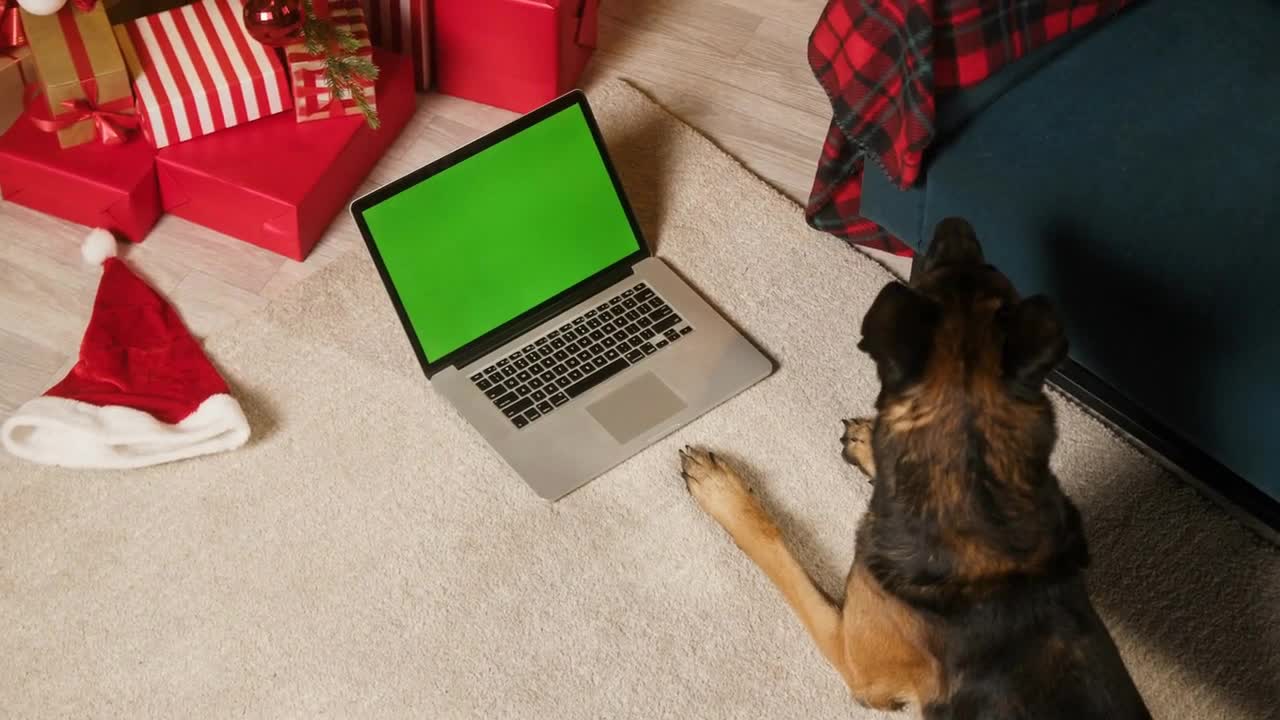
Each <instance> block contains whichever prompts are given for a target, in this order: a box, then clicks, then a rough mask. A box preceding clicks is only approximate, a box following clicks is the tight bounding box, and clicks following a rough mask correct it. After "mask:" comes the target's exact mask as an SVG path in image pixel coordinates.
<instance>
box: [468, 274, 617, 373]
mask: <svg viewBox="0 0 1280 720" xmlns="http://www.w3.org/2000/svg"><path fill="white" fill-rule="evenodd" d="M633 268H634V265H632V264H628V265H623V266H622V267H619V268H616V269H614V270H611V271H609V272H604V273H601V274H599V275H597V276H595V277H593V278H591V279H590V280H588V281H587V282H585V283H583V285H582V287H581V288H579V289H578V290H576V291H575V292H573V293H571V294H569V295H567V296H566V297H563V298H559V299H558V300H556V301H555V302H553V303H550V304H548V305H547V306H546V307H545V308H540V309H539V310H538V311H537V312H536V313H533V314H530V315H529V316H528V317H523V318H520V319H519V320H518V321H516V322H514V323H513V324H512V325H511V327H509V328H506V329H504V330H503V331H502V332H501V333H498V334H497V335H495V336H494V337H492V338H484V339H482V340H477V341H476V342H473V343H471V344H470V345H468V346H467V347H465V348H463V349H461V350H459V351H458V352H457V357H456V358H454V360H453V362H452V363H450V364H451V365H452V366H453V367H455V368H458V369H461V368H464V367H466V366H467V365H470V364H471V363H473V362H475V361H476V360H479V359H480V358H482V357H484V356H485V355H487V354H489V353H491V352H493V351H494V350H496V349H498V348H500V347H502V346H503V345H505V344H507V343H509V342H511V341H512V340H514V339H516V338H518V337H520V336H521V335H523V334H525V333H527V332H529V331H530V330H532V329H533V328H535V327H537V326H539V325H541V324H542V323H544V322H546V321H548V320H550V319H551V318H553V317H555V316H556V315H559V314H560V313H562V312H564V311H565V310H568V309H569V308H571V307H573V306H574V305H577V304H578V303H580V302H582V301H583V300H586V299H587V298H589V297H591V296H592V295H595V294H596V293H598V292H600V291H602V290H604V289H606V288H608V287H610V286H612V285H616V284H617V283H619V282H621V281H622V280H623V279H624V278H626V277H628V276H630V275H633V274H635V270H634V269H633Z"/></svg>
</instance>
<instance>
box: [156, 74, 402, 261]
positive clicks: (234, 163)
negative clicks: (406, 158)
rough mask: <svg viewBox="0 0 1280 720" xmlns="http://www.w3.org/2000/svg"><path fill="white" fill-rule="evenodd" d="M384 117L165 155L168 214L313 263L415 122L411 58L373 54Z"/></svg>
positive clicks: (300, 127) (253, 130)
mask: <svg viewBox="0 0 1280 720" xmlns="http://www.w3.org/2000/svg"><path fill="white" fill-rule="evenodd" d="M374 62H376V63H377V64H378V68H379V70H380V72H379V76H378V91H377V92H378V114H379V115H380V116H381V119H382V126H381V127H380V128H379V129H378V130H372V129H370V128H369V126H368V124H366V123H365V120H364V118H363V117H355V116H352V117H340V118H334V119H333V120H329V121H327V122H318V123H317V122H313V123H298V122H296V121H295V120H294V119H293V117H292V116H290V115H276V116H274V117H269V118H265V119H263V120H258V121H256V122H252V123H249V124H247V125H242V126H240V127H236V128H231V129H230V130H224V131H223V132H220V133H217V134H214V135H210V136H208V137H203V138H198V139H196V140H192V141H190V142H185V143H181V144H179V145H174V146H172V147H167V148H164V149H162V150H160V152H159V153H157V155H156V172H157V175H158V176H159V181H160V196H161V198H162V200H163V203H164V209H165V211H166V212H170V213H172V214H174V215H177V216H179V217H183V218H186V219H188V220H190V221H192V222H194V223H196V224H199V225H204V226H205V227H209V228H212V229H214V230H217V231H219V232H222V233H226V234H227V235H230V236H232V237H235V238H239V239H241V240H244V241H245V242H249V243H253V244H254V245H258V246H261V247H264V248H266V249H268V250H271V251H273V252H277V253H280V254H281V255H284V256H286V257H290V258H293V259H294V260H302V259H304V258H306V256H307V253H309V252H311V248H312V247H314V246H315V244H316V242H317V241H318V240H319V239H320V236H321V235H322V234H324V231H325V229H326V228H328V226H329V223H330V222H331V221H332V220H333V217H334V215H336V214H337V213H338V212H339V211H341V210H342V209H343V208H344V207H346V205H347V202H348V201H349V200H350V199H351V195H352V193H354V192H355V191H356V188H358V187H359V185H360V183H361V182H363V180H364V178H365V176H366V175H368V173H369V170H371V169H372V168H373V166H374V164H375V163H377V161H378V158H380V157H381V156H382V154H383V153H384V152H386V150H387V148H388V147H389V146H390V145H391V142H392V141H393V140H395V138H396V136H397V135H398V134H399V133H400V131H401V130H402V129H404V126H405V124H406V123H408V121H409V118H410V116H412V115H413V111H414V108H415V106H416V100H417V96H416V95H415V94H414V91H413V63H412V61H411V60H410V59H409V58H408V57H404V56H398V55H391V54H389V53H382V52H375V53H374Z"/></svg>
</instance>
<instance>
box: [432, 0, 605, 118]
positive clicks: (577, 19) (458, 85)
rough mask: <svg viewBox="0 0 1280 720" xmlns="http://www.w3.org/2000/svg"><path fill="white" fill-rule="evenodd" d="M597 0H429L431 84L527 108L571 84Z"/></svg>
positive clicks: (583, 56) (585, 55)
mask: <svg viewBox="0 0 1280 720" xmlns="http://www.w3.org/2000/svg"><path fill="white" fill-rule="evenodd" d="M598 10H599V0H435V4H434V13H435V15H434V23H435V73H436V89H437V90H439V91H440V92H442V93H445V94H446V95H456V96H458V97H462V98H467V99H468V100H476V101H478V102H482V103H485V104H487V105H496V106H498V107H502V108H506V109H508V110H515V111H516V112H528V111H529V110H532V109H534V108H536V107H538V106H539V105H542V104H543V103H545V102H547V101H549V100H553V99H555V98H556V97H558V96H560V95H562V94H564V93H566V92H568V91H569V90H572V89H573V87H574V86H575V85H576V84H577V82H578V78H579V77H580V76H581V75H582V70H583V68H585V67H586V65H587V61H588V60H590V59H591V52H592V50H594V49H595V45H596V27H597V12H598Z"/></svg>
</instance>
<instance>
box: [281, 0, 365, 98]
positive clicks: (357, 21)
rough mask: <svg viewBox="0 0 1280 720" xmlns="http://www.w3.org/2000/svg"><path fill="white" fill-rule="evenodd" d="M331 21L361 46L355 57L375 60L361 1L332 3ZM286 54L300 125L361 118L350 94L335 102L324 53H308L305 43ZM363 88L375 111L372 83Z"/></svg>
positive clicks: (337, 0) (292, 48) (291, 47)
mask: <svg viewBox="0 0 1280 720" xmlns="http://www.w3.org/2000/svg"><path fill="white" fill-rule="evenodd" d="M329 21H330V22H332V23H334V24H335V25H339V26H342V27H345V28H346V29H347V30H348V31H350V33H351V35H352V36H353V37H354V38H355V39H356V41H357V42H359V43H360V49H359V50H357V51H355V52H354V53H353V54H354V55H361V56H364V57H367V58H369V60H370V61H372V60H373V46H372V45H371V44H370V43H369V27H368V25H366V24H365V19H364V11H363V10H361V8H360V0H329ZM284 52H285V59H286V60H287V61H288V63H289V74H290V75H291V76H292V79H293V83H292V84H293V109H294V113H295V114H296V115H297V118H298V122H307V121H309V120H320V119H323V118H328V117H338V116H342V115H359V114H360V107H359V106H358V105H356V101H355V100H354V99H352V98H351V96H350V95H349V94H346V93H343V95H342V97H340V98H339V99H338V100H337V101H334V99H333V95H332V94H331V93H330V92H329V86H328V83H327V82H326V81H325V77H324V64H325V63H324V60H325V56H324V54H323V53H321V54H309V53H307V46H306V44H305V43H293V44H292V45H288V46H286V47H285V49H284ZM362 85H363V87H364V97H365V99H366V100H368V101H369V104H370V105H372V106H373V107H375V108H376V107H377V101H376V98H375V96H374V83H373V81H368V82H365V83H362Z"/></svg>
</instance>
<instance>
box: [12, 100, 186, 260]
mask: <svg viewBox="0 0 1280 720" xmlns="http://www.w3.org/2000/svg"><path fill="white" fill-rule="evenodd" d="M155 155H156V151H155V150H153V149H152V148H151V146H149V145H147V144H146V143H145V142H142V140H141V139H138V138H134V139H133V140H132V141H131V142H126V143H124V144H122V145H104V144H102V143H96V142H95V143H87V144H85V145H80V146H79V147H73V148H67V149H65V150H64V149H61V148H60V147H59V145H58V138H57V137H56V136H55V135H53V134H52V133H47V132H43V131H41V130H40V129H39V128H37V127H36V125H35V123H33V122H31V118H29V117H22V118H19V120H18V122H16V123H14V125H13V127H12V128H10V130H9V132H7V133H5V134H4V135H0V195H2V196H3V197H4V199H5V200H7V201H9V202H14V203H17V204H19V205H25V206H27V207H29V208H32V209H33V210H38V211H40V212H42V213H46V214H49V215H54V216H57V217H60V218H63V219H64V220H70V221H71V222H75V223H80V224H81V225H87V226H89V227H102V228H106V229H108V230H111V231H113V232H115V233H117V235H119V236H121V237H124V238H127V239H128V240H130V241H132V242H139V241H141V240H142V238H144V237H146V234H147V232H148V231H150V230H151V227H152V226H153V225H155V224H156V220H158V219H159V218H160V212H161V208H160V192H159V186H158V185H157V183H156V173H155Z"/></svg>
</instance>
